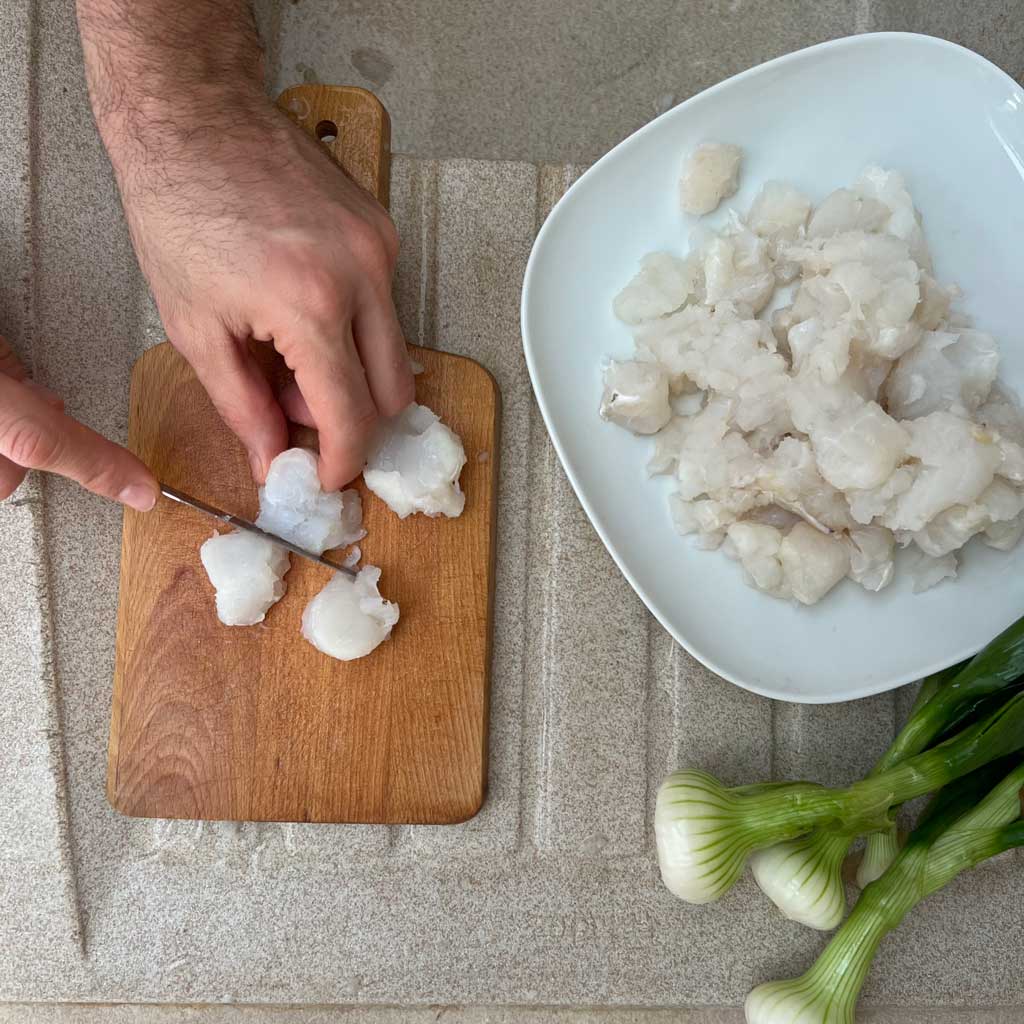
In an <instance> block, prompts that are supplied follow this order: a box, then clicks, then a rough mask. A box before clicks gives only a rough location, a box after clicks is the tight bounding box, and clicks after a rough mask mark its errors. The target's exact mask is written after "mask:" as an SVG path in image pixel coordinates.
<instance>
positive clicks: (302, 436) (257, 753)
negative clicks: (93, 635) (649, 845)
mask: <svg viewBox="0 0 1024 1024" xmlns="http://www.w3.org/2000/svg"><path fill="white" fill-rule="evenodd" d="M278 103H279V104H280V105H281V106H282V108H283V109H285V110H286V111H287V112H288V113H289V114H290V115H291V116H292V118H293V119H294V120H295V121H296V122H297V123H298V124H299V125H300V126H301V127H303V128H304V129H306V130H307V131H309V132H310V133H311V134H313V135H315V136H316V137H318V138H320V139H321V140H324V139H326V140H327V143H326V144H327V145H328V147H329V150H330V152H331V155H332V156H333V157H334V159H335V160H336V161H338V162H339V163H340V164H341V165H342V166H343V168H344V169H345V170H346V171H348V173H350V174H351V176H352V177H353V178H354V179H355V180H356V181H357V182H359V183H360V184H361V185H363V186H364V187H366V188H368V189H370V190H372V191H373V192H374V193H375V194H376V195H377V196H378V198H380V200H381V201H382V202H385V203H386V202H387V192H388V177H389V139H390V127H389V121H388V115H387V112H386V111H385V110H384V108H383V107H382V106H381V104H380V103H379V102H378V101H377V99H376V98H375V97H374V96H373V95H372V94H370V93H367V92H365V91H363V90H361V89H352V88H339V87H331V86H300V87H298V88H294V89H289V90H288V91H286V92H285V93H283V94H282V96H281V97H280V99H279V100H278ZM332 136H333V137H334V141H333V142H332V141H330V139H331V137H332ZM339 173H340V172H339ZM254 350H256V351H257V352H258V353H259V354H260V356H261V358H262V359H264V360H265V362H266V366H267V369H268V372H270V373H271V375H272V376H274V375H283V374H285V373H286V372H287V371H286V369H285V368H284V366H283V364H281V363H280V362H279V361H277V359H276V356H274V355H273V352H272V350H271V348H270V346H257V347H255V349H254ZM411 354H412V355H413V358H415V359H417V360H418V361H419V362H420V363H422V364H423V366H424V367H425V372H424V373H423V374H421V375H420V376H419V377H418V378H417V384H416V390H417V399H418V401H420V402H421V403H423V404H425V405H428V406H430V408H432V409H434V410H435V411H436V412H437V413H438V414H439V415H440V416H441V418H442V419H443V420H444V422H445V423H448V424H449V425H450V426H451V427H452V429H453V430H455V431H456V433H458V434H459V435H460V436H461V437H462V440H463V444H464V445H465V448H466V456H467V460H468V461H467V463H466V466H465V469H464V470H463V472H462V478H461V483H462V488H463V490H464V491H465V492H466V510H465V512H464V513H463V514H462V516H461V517H459V518H458V519H446V518H443V517H442V518H439V519H429V518H427V517H425V516H421V515H417V516H410V517H409V518H408V519H405V520H400V519H399V518H398V517H397V516H395V515H394V513H392V512H391V511H390V510H389V509H388V508H387V507H386V506H385V505H384V504H383V502H381V501H380V500H379V499H378V498H376V497H375V496H374V495H372V494H370V493H369V492H368V491H367V490H366V488H365V487H363V485H362V481H361V480H360V481H359V482H358V484H357V485H356V486H357V487H358V489H359V490H360V492H361V494H362V496H363V503H364V506H363V507H364V515H365V526H366V529H367V531H368V535H367V536H366V537H365V538H364V540H363V541H362V542H361V547H362V551H363V563H364V564H365V563H371V564H374V565H378V566H380V567H381V569H382V571H383V576H382V579H381V585H380V586H381V592H382V594H384V596H385V597H387V598H389V599H390V600H393V601H397V602H398V604H399V606H400V608H401V619H400V621H399V623H398V625H397V626H396V627H395V629H394V631H393V633H392V635H391V638H390V639H389V640H388V641H386V642H385V643H383V644H381V645H380V647H378V648H377V649H376V650H375V651H374V652H373V653H372V654H371V655H369V656H368V657H366V658H363V659H361V660H359V661H354V662H339V661H334V660H333V659H331V658H328V657H327V656H326V655H324V654H321V653H320V652H319V651H317V650H316V649H315V648H313V647H312V646H311V645H310V644H308V643H307V642H306V641H305V640H304V639H303V638H302V636H301V634H300V621H301V618H302V611H303V608H304V607H305V605H306V604H307V602H308V601H309V600H310V599H311V598H312V597H313V596H314V594H316V593H317V592H318V591H319V590H320V589H322V588H323V587H324V586H325V585H326V583H327V582H328V580H329V578H330V575H331V573H330V570H328V569H325V568H323V567H321V566H317V565H316V564H314V563H310V562H308V561H306V560H304V559H301V558H298V557H295V556H292V568H291V570H290V572H289V573H288V576H287V578H286V579H287V583H288V591H287V593H286V594H285V596H284V598H283V599H282V600H281V601H279V602H278V603H277V604H276V605H275V606H274V607H273V608H271V610H270V611H269V612H268V614H267V617H266V619H265V620H264V622H263V623H261V624H260V625H258V626H250V627H229V626H224V625H222V624H221V623H220V622H219V621H218V619H217V616H216V613H215V611H214V595H213V589H212V587H211V586H210V583H209V581H208V580H207V578H206V574H205V572H204V571H203V568H202V565H201V563H200V560H199V546H200V545H201V544H202V542H203V541H204V540H205V539H206V538H207V537H209V536H211V535H212V533H213V532H214V523H213V520H211V519H208V518H207V517H205V516H203V515H202V514H200V513H198V512H193V511H192V510H190V509H187V508H184V507H182V506H180V505H176V504H174V503H172V502H168V501H162V502H161V503H160V504H159V505H158V506H157V508H156V509H154V510H153V511H152V512H149V513H147V514H140V513H137V512H133V511H131V510H130V509H129V510H126V511H125V516H124V532H123V537H122V548H121V589H120V602H119V607H118V622H117V653H116V664H115V670H114V695H113V712H112V718H111V730H110V759H109V769H108V777H107V792H108V796H109V799H110V802H111V804H113V806H114V807H115V808H116V809H117V810H119V811H121V812H122V813H124V814H129V815H135V816H141V817H161V818H203V819H229V820H242V821H311V822H395V823H397V822H430V823H448V822H458V821H464V820H465V819H467V818H469V817H472V815H474V814H475V813H476V812H477V811H478V810H479V808H480V806H481V803H482V802H483V797H484V786H485V780H486V756H487V695H488V683H489V679H488V676H489V669H490V648H491V644H490V636H491V612H492V599H493V584H494V542H495V537H494V528H495V511H496V510H495V497H496V484H497V468H498V458H497V456H498V394H497V389H496V385H495V383H494V380H493V378H492V377H491V376H490V374H489V373H488V372H487V371H486V370H484V369H483V368H482V367H481V366H479V365H478V364H477V363H474V362H473V361H472V360H469V359H464V358H462V357H459V356H454V355H450V354H447V353H444V352H437V351H433V350H427V349H419V348H415V347H411ZM293 443H305V444H315V435H314V434H312V433H311V432H309V431H302V429H301V428H296V433H295V436H294V437H293ZM128 444H129V447H130V448H131V449H132V450H133V451H134V452H136V453H137V454H138V455H139V457H140V458H142V459H143V460H144V461H145V462H146V463H147V464H148V465H149V466H150V467H151V468H152V470H153V472H154V473H156V474H157V476H158V477H159V478H160V479H161V480H163V481H164V482H165V483H168V484H170V485H172V486H174V487H178V488H180V489H181V490H183V491H185V492H187V493H189V494H192V495H193V496H195V497H198V498H201V499H203V500H205V501H207V502H209V503H211V504H214V505H217V506H219V507H221V508H224V509H227V510H229V511H233V512H236V513H239V514H241V515H243V516H245V517H246V518H250V519H252V518H254V517H255V515H256V512H257V498H256V488H255V486H254V484H253V482H252V479H251V477H250V475H249V470H248V463H247V461H246V457H245V453H244V450H243V448H242V446H241V444H239V442H238V441H237V439H236V438H235V437H234V435H233V434H231V433H230V431H229V430H228V429H227V428H226V427H225V426H224V424H223V423H222V422H221V420H220V418H219V417H218V415H217V413H216V412H215V410H214V408H213V406H212V404H211V403H210V401H209V399H208V398H207V396H206V393H205V392H204V391H203V389H202V387H201V386H200V385H199V382H198V381H197V380H196V377H195V375H194V374H193V372H192V370H191V368H190V367H189V366H188V364H187V363H186V362H185V361H184V359H182V358H181V357H180V356H179V355H178V354H177V353H176V352H175V351H174V349H172V348H171V346H170V345H169V344H167V343H164V344H162V345H157V346H156V347H155V348H153V349H150V350H149V351H147V352H146V353H145V354H144V355H143V356H142V357H141V358H140V359H139V360H138V362H137V363H136V364H135V367H134V369H133V371H132V380H131V409H130V419H129V436H128Z"/></svg>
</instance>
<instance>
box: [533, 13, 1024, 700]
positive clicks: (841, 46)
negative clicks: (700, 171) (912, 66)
mask: <svg viewBox="0 0 1024 1024" xmlns="http://www.w3.org/2000/svg"><path fill="white" fill-rule="evenodd" d="M881 41H899V42H907V43H911V44H912V45H920V46H925V47H931V48H933V49H935V50H936V51H943V50H944V51H950V52H955V53H957V54H958V56H960V57H966V58H967V59H969V60H971V61H973V62H974V63H975V64H977V65H978V66H979V67H983V68H984V69H985V70H986V71H987V72H992V71H994V72H996V73H997V75H998V76H999V77H1000V78H1002V79H1004V80H1005V82H1006V83H1007V84H1008V85H1009V86H1010V87H1011V88H1012V89H1013V90H1015V91H1017V92H1020V91H1021V88H1022V87H1021V86H1020V84H1019V83H1017V82H1016V81H1015V80H1014V79H1013V78H1012V77H1011V76H1010V75H1009V74H1007V72H1005V71H1004V70H1003V69H1002V68H1001V67H999V66H998V65H997V64H995V63H993V62H992V61H990V60H989V59H988V58H987V57H984V56H982V55H981V54H980V53H977V52H976V51H975V50H972V49H970V48H969V47H966V46H962V45H960V44H959V43H954V42H951V41H950V40H948V39H943V38H941V37H939V36H933V35H929V34H927V33H923V32H864V33H858V34H855V35H848V36H841V37H839V38H838V39H829V40H826V41H825V42H821V43H815V44H813V45H811V46H806V47H802V48H801V49H799V50H794V51H792V52H790V53H786V54H783V55H781V56H779V57H774V58H772V59H771V60H767V61H763V62H762V63H760V64H755V65H754V66H753V67H749V68H745V69H744V70H743V71H739V72H737V73H736V74H734V75H730V76H729V77H728V78H725V79H722V81H720V82H716V83H715V84H714V85H711V86H709V87H708V88H706V89H702V90H701V91H700V92H697V93H694V94H693V95H692V96H689V97H687V98H686V99H685V100H684V101H683V102H682V103H679V104H677V105H676V106H674V107H672V108H671V109H669V110H667V111H665V112H664V113H662V114H660V115H658V116H657V117H655V118H653V119H652V120H650V121H648V122H647V123H646V124H644V125H641V126H640V127H639V128H638V129H637V130H636V131H634V132H631V133H630V134H629V135H627V136H626V137H625V138H624V139H621V140H620V141H619V142H617V143H616V144H615V145H614V146H612V148H611V149H609V150H608V151H607V152H606V153H604V154H602V155H601V156H600V157H599V158H598V159H597V160H596V161H594V163H592V164H591V165H590V166H589V167H587V169H586V170H585V171H584V172H583V173H582V174H581V175H580V176H579V177H578V178H577V179H576V181H574V182H573V183H572V185H570V186H569V188H567V189H566V190H565V192H564V193H563V194H562V195H561V196H560V197H559V199H558V201H557V202H556V203H555V204H554V206H552V208H551V210H550V212H549V213H548V215H547V216H546V217H545V218H544V223H543V224H542V225H541V227H540V230H539V231H538V232H537V234H536V236H535V237H534V240H533V244H532V246H531V248H530V256H529V258H528V259H527V262H526V270H525V272H524V274H523V283H522V287H521V294H520V302H519V323H520V336H521V341H522V347H523V353H524V356H525V358H526V366H527V370H528V372H529V374H530V383H531V385H532V388H533V394H534V398H535V399H536V402H537V405H538V408H539V409H540V413H541V417H542V419H543V421H544V426H545V428H546V429H547V433H548V437H549V438H550V439H551V443H552V445H553V446H554V449H555V452H556V454H557V455H558V461H559V462H560V464H561V466H562V470H563V472H564V473H565V475H566V477H567V478H568V480H569V483H570V484H571V485H572V489H573V492H574V493H575V495H576V499H577V500H578V501H579V503H580V505H581V506H582V508H583V511H584V512H585V513H586V516H587V519H588V520H589V521H590V525H591V526H592V527H593V528H594V530H595V531H596V533H597V535H598V537H600V539H601V543H602V544H603V545H604V547H605V550H606V551H607V552H608V554H609V555H611V558H612V560H613V561H614V563H615V565H616V567H617V568H618V570H619V572H620V573H622V575H623V576H624V577H625V579H626V581H627V582H628V583H629V585H630V586H631V587H632V588H633V591H634V592H635V593H636V595H637V596H638V597H639V598H640V600H641V601H642V602H643V604H644V607H645V608H647V610H648V611H649V612H650V613H651V614H652V615H653V616H654V618H655V619H657V621H658V622H659V623H660V624H661V626H662V627H663V628H664V629H665V630H666V631H667V632H668V634H669V635H670V636H671V637H672V638H673V639H674V640H675V641H676V643H678V644H679V645H680V646H681V647H682V648H683V649H684V650H685V651H687V652H688V653H689V654H690V655H691V656H692V657H693V658H695V659H696V660H697V661H698V662H700V664H702V665H704V666H705V667H706V668H708V669H709V670H710V671H712V672H714V673H715V674H716V675H717V676H719V677H721V678H722V679H724V680H726V681H727V682H729V683H731V684H733V685H734V686H738V687H739V688H740V689H742V690H746V691H748V692H749V693H754V694H757V695H758V696H761V697H767V698H769V699H771V700H778V701H782V702H785V703H789V704H811V705H815V704H838V703H842V702H845V701H853V700H861V699H863V698H866V697H872V696H876V695H878V694H881V693H887V692H889V691H892V690H896V689H898V688H899V687H901V686H906V685H907V684H909V683H912V682H916V681H918V680H919V679H923V678H925V677H926V676H928V675H930V674H931V673H933V672H939V671H941V670H942V669H945V668H948V667H949V666H950V665H955V664H956V663H957V662H959V661H963V660H965V659H966V658H969V657H972V656H973V655H974V654H976V653H977V652H978V651H979V650H980V649H981V647H982V646H984V645H983V644H967V645H966V646H965V647H963V648H962V649H961V650H960V651H958V652H957V653H956V654H955V655H952V656H947V657H943V658H938V659H936V660H935V661H933V662H930V663H928V665H927V666H926V667H925V668H924V669H923V670H922V671H921V672H920V673H917V672H914V673H910V674H908V673H903V674H902V675H899V676H896V677H895V678H893V679H887V680H882V681H881V682H876V683H867V684H865V685H864V686H862V687H858V688H853V689H849V688H848V689H845V690H842V691H840V692H836V693H828V694H821V695H817V694H815V695H811V694H806V693H792V692H787V691H784V690H779V689H778V688H773V687H769V686H762V685H759V684H757V683H751V682H749V681H747V680H744V679H741V678H738V677H737V676H736V675H735V674H734V673H732V672H730V671H729V670H727V669H725V668H724V667H722V666H721V665H719V664H718V663H717V661H716V659H715V658H713V657H709V656H706V655H704V654H700V653H698V651H697V650H696V649H695V647H694V645H693V644H691V642H690V641H689V640H687V639H686V638H685V637H684V636H682V635H681V634H680V632H679V631H678V630H677V629H676V628H675V627H674V626H673V625H672V624H671V623H670V622H669V621H668V617H667V616H666V615H665V614H664V613H663V611H662V609H661V608H660V607H659V606H658V604H657V602H655V601H654V600H653V599H652V598H651V597H650V595H649V594H648V593H647V591H646V588H645V587H643V586H642V585H641V584H640V582H639V581H638V580H637V579H636V577H635V576H634V575H633V573H632V572H631V571H630V569H629V568H628V567H627V566H626V565H625V564H624V563H625V559H624V557H623V556H622V555H621V554H620V552H619V550H618V549H617V547H616V545H614V544H613V543H612V542H611V540H610V539H609V537H608V534H607V531H606V530H605V528H604V525H603V523H602V522H601V520H600V518H599V517H598V516H597V514H596V512H595V511H594V509H593V508H592V507H591V504H590V502H589V500H588V498H587V496H586V494H585V493H584V490H583V488H582V485H581V484H580V482H579V481H578V480H577V478H576V474H575V472H574V471H573V469H572V466H571V465H570V462H569V459H568V456H567V454H566V451H565V448H564V446H563V443H562V439H561V438H560V436H559V434H558V432H557V430H556V429H555V427H554V425H553V422H552V414H551V411H550V409H549V407H548V402H547V399H546V397H545V395H544V393H543V390H542V389H541V388H540V387H538V384H537V380H538V367H537V364H536V362H535V359H534V343H533V342H532V341H531V339H530V333H529V328H528V317H527V306H528V300H529V294H530V285H531V280H532V277H533V275H534V273H535V272H536V271H535V266H536V262H537V253H538V251H539V250H540V249H542V248H543V244H544V239H545V238H546V236H547V234H548V233H549V232H550V230H551V225H552V222H553V221H554V220H555V215H556V213H557V212H558V210H559V208H560V207H562V205H563V204H566V203H568V202H570V201H571V200H572V197H573V195H574V194H575V192H576V191H577V190H578V189H580V188H581V186H583V183H584V182H585V181H586V180H587V179H588V178H589V177H590V176H591V174H593V173H595V172H596V171H597V170H598V168H600V167H601V165H602V164H603V163H605V161H607V160H610V159H611V158H612V157H613V156H614V154H616V153H617V152H618V151H619V149H621V148H622V147H623V146H626V145H627V144H629V143H631V142H632V141H633V140H634V139H636V138H637V137H639V136H641V135H643V134H645V133H647V132H649V131H652V130H654V128H655V126H656V125H657V124H658V122H660V121H661V120H662V119H663V118H672V117H676V116H678V114H679V112H680V111H681V110H684V109H685V108H686V107H687V106H689V105H691V104H692V103H694V102H695V101H696V100H698V99H703V98H705V97H707V96H711V95H714V94H715V93H717V92H720V91H723V90H725V89H726V88H729V87H732V86H733V85H735V84H736V83H738V82H741V81H743V80H744V79H747V78H753V77H757V76H758V75H761V74H763V73H765V72H766V71H769V70H771V69H774V68H780V67H783V66H785V65H787V64H793V63H797V62H799V61H803V60H807V59H808V58H809V57H811V56H812V55H815V54H821V53H824V52H827V51H832V52H841V51H844V50H850V49H855V48H857V47H861V46H866V45H874V44H877V43H878V42H881Z"/></svg>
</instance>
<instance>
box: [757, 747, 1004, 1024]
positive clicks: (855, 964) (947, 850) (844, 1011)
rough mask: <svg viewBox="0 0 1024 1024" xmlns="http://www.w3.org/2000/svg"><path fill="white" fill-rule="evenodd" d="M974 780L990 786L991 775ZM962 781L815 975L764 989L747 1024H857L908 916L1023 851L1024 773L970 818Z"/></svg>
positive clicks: (866, 898) (873, 888)
mask: <svg viewBox="0 0 1024 1024" xmlns="http://www.w3.org/2000/svg"><path fill="white" fill-rule="evenodd" d="M975 776H981V777H982V778H984V777H985V773H984V772H979V773H975ZM963 781H964V782H965V783H968V785H966V786H962V787H960V789H959V791H958V792H956V793H954V794H953V795H952V796H947V795H945V794H942V793H940V794H939V796H938V797H937V798H936V800H935V801H934V802H933V807H932V808H930V809H929V810H930V813H929V814H927V815H926V816H925V818H924V819H923V820H922V822H921V824H920V825H919V826H918V828H917V829H916V830H915V831H914V832H913V833H912V834H911V836H910V839H909V840H908V842H907V845H906V847H904V849H903V850H902V851H901V852H900V853H899V855H898V856H897V858H896V860H895V861H894V862H893V864H892V865H891V866H890V868H889V869H888V870H887V871H886V872H885V874H884V875H882V877H881V878H880V879H878V881H876V882H873V883H872V884H870V885H869V886H868V887H867V888H866V889H865V890H864V893H863V895H862V896H861V899H860V901H859V902H858V903H857V905H856V907H854V910H853V912H852V913H851V914H850V917H849V918H848V919H847V920H846V922H845V923H844V924H843V926H842V928H840V930H839V931H838V932H837V933H836V934H835V935H834V936H833V938H832V940H831V942H830V943H829V944H828V946H827V947H826V949H825V951H824V952H823V953H822V954H821V956H820V957H819V958H818V960H817V961H816V962H815V964H814V965H813V966H812V967H811V968H810V970H808V971H807V972H806V973H805V974H803V975H801V976H800V977H799V978H795V979H792V980H789V981H776V982H769V983H767V984H764V985H759V986H758V987H757V988H755V989H754V990H753V991H752V992H751V993H750V995H749V996H748V997H747V1001H746V1007H745V1009H746V1019H747V1024H793V1022H795V1021H799V1022H800V1024H853V1020H854V1015H853V1014H854V1006H855V1004H856V1002H857V997H858V995H859V994H860V990H861V987H862V985H863V984H864V979H865V978H866V977H867V973H868V970H869V969H870V967H871V961H872V958H873V957H874V955H875V952H876V951H877V949H878V946H879V944H880V943H881V941H882V939H883V938H885V936H886V935H887V934H888V933H889V932H891V931H892V930H893V929H895V928H896V927H897V926H898V925H899V923H900V922H901V921H902V920H903V918H904V916H905V915H906V914H907V912H908V911H909V910H910V909H911V908H912V907H914V906H915V905H916V904H917V903H919V902H920V901H921V900H922V899H924V898H925V897H926V896H928V895H930V894H931V893H933V892H935V891H936V890H937V889H940V888H942V886H944V885H946V884H947V883H948V882H950V881H952V879H953V878H955V877H956V876H957V875H958V874H960V873H961V872H963V871H966V870H967V869H969V868H972V867H974V866H975V865H976V864H978V863H980V862H981V861H983V860H985V859H987V858H988V857H993V856H995V855H996V854H998V853H1002V852H1003V851H1005V850H1009V849H1012V848H1013V847H1016V846H1021V845H1024V822H1021V821H1020V820H1019V819H1020V813H1021V807H1020V790H1021V787H1022V786H1024V765H1018V766H1017V767H1015V768H1014V769H1013V770H1012V771H1011V772H1010V773H1009V774H1008V775H1006V776H1005V778H1003V780H1002V781H1001V782H1000V783H999V784H998V785H996V787H995V788H994V789H992V790H991V792H989V793H988V795H987V796H986V797H984V799H982V800H981V802H980V803H978V804H977V806H975V807H974V808H973V809H972V810H966V811H965V808H966V807H967V806H970V803H971V802H972V801H973V799H974V794H972V793H971V785H970V783H971V782H972V779H971V777H969V778H968V779H965V780H963ZM988 781H991V780H988ZM950 788H951V789H956V787H950ZM978 788H981V787H980V786H979V787H978ZM985 789H987V786H985ZM982 791H984V790H982Z"/></svg>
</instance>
